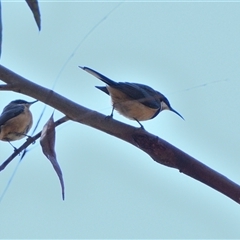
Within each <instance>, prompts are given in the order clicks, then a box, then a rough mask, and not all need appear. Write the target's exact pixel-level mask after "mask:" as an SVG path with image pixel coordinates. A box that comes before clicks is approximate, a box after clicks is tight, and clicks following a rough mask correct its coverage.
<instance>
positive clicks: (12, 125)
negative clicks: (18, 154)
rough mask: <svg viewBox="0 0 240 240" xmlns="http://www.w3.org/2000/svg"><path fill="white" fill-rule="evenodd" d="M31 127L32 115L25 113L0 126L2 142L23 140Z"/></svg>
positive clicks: (28, 112)
mask: <svg viewBox="0 0 240 240" xmlns="http://www.w3.org/2000/svg"><path fill="white" fill-rule="evenodd" d="M31 126H32V114H31V112H30V111H25V112H23V113H21V114H19V115H18V116H16V117H14V118H12V119H10V120H8V121H7V123H5V124H4V125H2V126H1V135H2V136H3V139H2V140H3V141H15V140H19V139H21V138H24V137H25V135H26V134H27V133H28V131H29V129H30V128H31Z"/></svg>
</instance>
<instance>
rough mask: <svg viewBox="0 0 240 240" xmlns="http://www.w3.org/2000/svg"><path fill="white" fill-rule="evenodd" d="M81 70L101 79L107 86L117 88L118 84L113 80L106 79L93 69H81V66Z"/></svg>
mask: <svg viewBox="0 0 240 240" xmlns="http://www.w3.org/2000/svg"><path fill="white" fill-rule="evenodd" d="M79 67H80V68H81V69H83V70H85V71H86V72H88V73H90V74H92V75H93V76H94V77H96V78H98V79H100V80H101V81H103V82H105V83H106V84H107V85H109V86H112V87H113V86H115V85H116V84H117V83H116V82H114V81H113V80H111V79H109V78H107V77H105V76H104V75H102V74H101V73H99V72H97V71H95V70H93V69H91V68H88V67H81V66H79Z"/></svg>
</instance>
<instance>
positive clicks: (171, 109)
mask: <svg viewBox="0 0 240 240" xmlns="http://www.w3.org/2000/svg"><path fill="white" fill-rule="evenodd" d="M169 110H170V111H172V112H174V113H176V114H177V115H178V116H179V117H180V118H182V119H183V120H185V119H184V117H183V116H182V115H181V114H180V113H178V112H177V111H175V110H174V109H173V108H170V109H169Z"/></svg>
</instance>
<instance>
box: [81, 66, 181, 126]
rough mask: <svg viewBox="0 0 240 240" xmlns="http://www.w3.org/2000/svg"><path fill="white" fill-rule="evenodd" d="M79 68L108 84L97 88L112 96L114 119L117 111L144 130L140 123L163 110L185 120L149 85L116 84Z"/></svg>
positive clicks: (89, 70)
mask: <svg viewBox="0 0 240 240" xmlns="http://www.w3.org/2000/svg"><path fill="white" fill-rule="evenodd" d="M79 67H80V68H81V69H83V70H85V71H87V72H88V73H90V74H92V75H93V76H95V77H97V78H98V79H100V80H101V81H103V82H105V83H106V84H107V86H106V87H102V86H101V87H99V86H96V88H98V89H100V90H101V91H103V92H105V93H106V94H108V95H110V97H111V99H112V106H113V109H112V112H111V115H110V116H111V117H113V111H114V110H115V109H116V110H117V111H118V112H119V113H120V114H122V115H123V116H125V117H127V118H129V119H132V120H136V121H137V122H138V123H139V124H140V126H141V128H143V125H142V124H141V123H140V121H145V120H149V119H152V118H154V117H156V116H157V115H158V114H159V113H160V112H161V111H163V110H170V111H172V112H174V113H176V114H177V115H178V116H180V117H181V118H182V119H184V118H183V117H182V116H181V115H180V114H179V113H178V112H177V111H175V110H174V109H173V108H172V107H171V105H170V103H169V101H168V99H167V98H166V97H165V96H164V95H163V94H161V93H160V92H158V91H156V90H154V89H153V88H151V87H149V86H147V85H144V84H140V83H129V82H114V81H113V80H111V79H109V78H107V77H105V76H104V75H102V74H101V73H99V72H97V71H95V70H93V69H91V68H88V67H81V66H79Z"/></svg>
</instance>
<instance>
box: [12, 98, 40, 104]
mask: <svg viewBox="0 0 240 240" xmlns="http://www.w3.org/2000/svg"><path fill="white" fill-rule="evenodd" d="M35 102H37V101H33V102H27V101H25V100H22V99H17V100H14V101H12V102H11V103H10V104H30V105H31V104H33V103H35Z"/></svg>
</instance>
